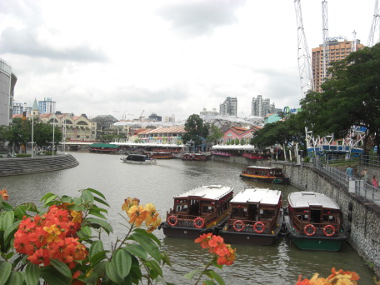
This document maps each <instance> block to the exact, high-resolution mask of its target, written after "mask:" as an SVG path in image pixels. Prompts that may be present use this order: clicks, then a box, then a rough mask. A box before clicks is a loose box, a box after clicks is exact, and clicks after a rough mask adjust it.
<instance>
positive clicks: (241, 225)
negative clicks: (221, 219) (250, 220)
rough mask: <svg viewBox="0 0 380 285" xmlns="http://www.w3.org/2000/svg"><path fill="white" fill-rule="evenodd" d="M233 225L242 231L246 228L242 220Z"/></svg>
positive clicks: (235, 228)
mask: <svg viewBox="0 0 380 285" xmlns="http://www.w3.org/2000/svg"><path fill="white" fill-rule="evenodd" d="M232 227H233V228H234V230H235V231H237V232H241V231H242V230H244V228H245V224H244V222H243V221H242V220H236V221H235V222H234V223H233V224H232Z"/></svg>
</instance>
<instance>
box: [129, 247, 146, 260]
mask: <svg viewBox="0 0 380 285" xmlns="http://www.w3.org/2000/svg"><path fill="white" fill-rule="evenodd" d="M124 249H125V250H126V251H128V252H129V253H130V254H132V255H134V256H137V257H140V258H142V259H144V260H146V259H148V254H147V253H146V251H145V250H144V249H143V248H142V246H141V245H139V244H134V243H131V244H128V245H127V246H126V247H125V248H124Z"/></svg>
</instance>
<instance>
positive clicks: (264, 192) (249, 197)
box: [230, 188, 281, 205]
mask: <svg viewBox="0 0 380 285" xmlns="http://www.w3.org/2000/svg"><path fill="white" fill-rule="evenodd" d="M280 199H281V191H279V190H270V189H265V188H250V189H244V190H243V191H241V192H239V193H237V194H236V196H235V197H234V198H232V200H231V201H230V203H252V204H259V203H260V204H266V205H277V204H278V203H279V201H280Z"/></svg>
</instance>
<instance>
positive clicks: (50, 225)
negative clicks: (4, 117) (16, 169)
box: [0, 188, 170, 285]
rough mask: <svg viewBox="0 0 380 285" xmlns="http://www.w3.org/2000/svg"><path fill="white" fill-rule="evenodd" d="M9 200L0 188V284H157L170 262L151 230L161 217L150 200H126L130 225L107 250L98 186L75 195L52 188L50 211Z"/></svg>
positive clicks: (45, 198) (46, 200) (103, 202)
mask: <svg viewBox="0 0 380 285" xmlns="http://www.w3.org/2000/svg"><path fill="white" fill-rule="evenodd" d="M8 199H9V196H8V194H7V191H6V190H5V189H2V190H0V254H1V259H2V260H0V285H2V284H27V285H31V284H39V282H40V280H41V279H42V280H43V281H44V282H45V283H46V284H58V285H60V284H62V285H63V284H139V283H140V282H143V280H145V282H146V284H152V283H153V281H159V280H161V278H162V277H163V273H162V266H163V265H164V264H168V265H170V260H169V258H168V256H167V254H166V253H165V252H163V251H161V250H160V245H161V244H160V241H159V240H158V239H157V238H156V237H155V236H154V235H153V234H152V231H153V230H154V229H156V228H157V227H158V225H159V224H160V223H161V219H160V217H159V215H158V213H157V211H156V209H155V207H154V205H153V204H151V203H149V204H147V205H145V206H143V205H140V203H139V200H138V199H131V198H128V199H125V203H124V204H123V206H122V209H123V210H125V211H126V213H127V216H128V218H129V219H127V218H125V219H126V220H127V222H128V223H129V226H128V228H129V229H128V230H127V231H126V235H125V236H124V237H123V238H122V239H119V238H117V240H116V241H115V242H114V243H113V244H112V246H111V249H108V250H106V249H105V248H104V244H103V242H102V236H103V235H104V234H108V235H109V234H110V233H111V232H112V226H111V225H110V223H109V222H108V221H107V219H106V216H105V215H106V214H107V213H108V211H107V210H106V209H105V208H103V207H104V206H106V207H109V205H108V203H107V202H106V199H105V197H104V195H103V194H102V193H100V192H99V191H97V190H94V189H90V188H89V189H84V190H81V191H80V196H79V197H75V198H72V197H69V196H62V197H59V196H57V195H55V194H52V193H48V194H46V195H44V196H43V197H42V199H41V201H43V203H44V208H47V210H46V211H41V210H39V209H38V208H37V207H36V205H35V204H33V203H24V204H21V205H19V206H16V207H12V206H11V205H10V204H8V203H7V202H5V201H7V200H8ZM100 205H101V206H102V207H101V206H100ZM143 224H144V225H145V226H146V228H145V229H143V228H142V226H143ZM145 282H144V283H145Z"/></svg>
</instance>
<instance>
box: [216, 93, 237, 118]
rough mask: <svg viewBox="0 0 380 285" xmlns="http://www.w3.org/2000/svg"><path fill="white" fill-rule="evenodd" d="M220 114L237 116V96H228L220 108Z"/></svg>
mask: <svg viewBox="0 0 380 285" xmlns="http://www.w3.org/2000/svg"><path fill="white" fill-rule="evenodd" d="M219 113H220V115H229V116H237V98H236V97H227V98H226V100H224V102H223V103H222V104H220V108H219Z"/></svg>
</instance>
